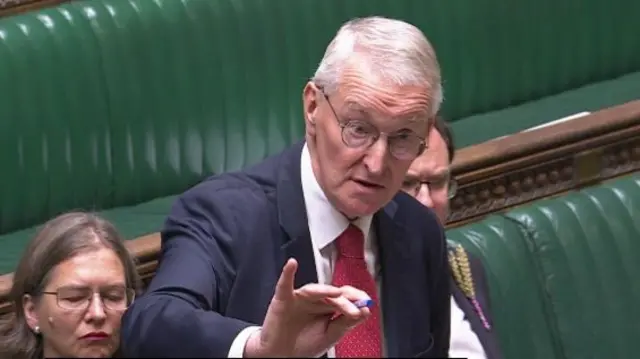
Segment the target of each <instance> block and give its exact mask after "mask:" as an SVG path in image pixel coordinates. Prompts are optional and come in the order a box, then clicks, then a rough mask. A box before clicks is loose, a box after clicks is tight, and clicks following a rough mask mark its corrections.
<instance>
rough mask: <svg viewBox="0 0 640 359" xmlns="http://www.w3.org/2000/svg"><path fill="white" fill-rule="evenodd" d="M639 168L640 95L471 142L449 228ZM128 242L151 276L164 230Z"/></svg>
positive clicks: (4, 287) (7, 283) (1, 303)
mask: <svg viewBox="0 0 640 359" xmlns="http://www.w3.org/2000/svg"><path fill="white" fill-rule="evenodd" d="M639 169H640V101H633V102H629V103H627V104H624V105H621V106H616V107H612V108H609V109H605V110H602V111H599V112H596V113H593V114H591V115H589V116H586V117H583V118H580V119H576V120H573V121H568V122H563V123H559V124H557V125H553V126H549V127H544V128H541V129H538V130H533V131H529V132H523V133H518V134H515V135H512V136H509V137H505V138H502V139H497V140H494V141H489V142H485V143H482V144H479V145H475V146H470V147H466V148H463V149H461V150H460V151H459V152H458V154H457V158H456V160H455V162H454V164H453V174H454V176H456V179H457V181H458V184H459V189H458V193H457V195H456V196H455V197H454V198H453V199H452V203H451V209H452V212H451V216H450V220H449V223H448V225H447V227H454V226H459V225H461V224H464V223H467V222H469V221H476V220H478V219H480V218H481V217H482V216H486V215H488V214H490V213H496V212H500V211H504V210H506V209H509V208H512V207H514V206H518V205H522V204H524V203H527V202H530V201H534V200H537V199H540V198H544V197H551V196H558V195H561V194H563V193H565V192H567V191H570V190H573V189H578V188H581V187H584V186H587V185H592V184H594V183H596V182H599V181H602V180H606V179H610V178H613V177H616V176H620V175H623V174H626V173H630V172H634V171H638V170H639ZM127 248H128V249H129V251H130V252H131V253H132V255H133V256H135V258H136V259H137V261H138V265H137V266H138V271H139V273H140V275H141V277H142V279H143V281H144V282H148V280H149V279H151V277H152V276H153V274H154V272H155V269H156V266H157V263H158V262H157V254H158V251H159V249H160V235H159V234H158V233H154V234H150V235H147V236H144V237H141V238H137V239H134V240H132V241H129V242H128V243H127ZM10 287H11V274H7V275H4V276H0V316H1V315H2V314H6V313H7V312H9V310H10V308H9V305H8V304H7V299H8V292H9V289H10Z"/></svg>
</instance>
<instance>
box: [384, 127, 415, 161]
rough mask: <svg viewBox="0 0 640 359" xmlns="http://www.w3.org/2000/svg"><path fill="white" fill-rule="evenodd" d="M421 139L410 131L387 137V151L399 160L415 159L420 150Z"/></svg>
mask: <svg viewBox="0 0 640 359" xmlns="http://www.w3.org/2000/svg"><path fill="white" fill-rule="evenodd" d="M422 146H423V141H422V139H420V137H418V136H416V135H415V134H412V133H403V134H400V135H396V136H393V137H389V151H390V152H391V154H392V155H393V157H395V158H397V159H399V160H412V159H415V158H416V157H417V156H418V155H419V154H420V152H421V147H422Z"/></svg>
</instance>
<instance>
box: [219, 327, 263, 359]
mask: <svg viewBox="0 0 640 359" xmlns="http://www.w3.org/2000/svg"><path fill="white" fill-rule="evenodd" d="M261 328H262V327H255V326H252V327H246V328H244V329H242V331H241V332H240V333H238V335H237V336H236V338H235V339H234V340H233V343H231V348H229V355H227V357H228V358H242V357H243V356H244V347H245V346H246V345H247V341H248V340H249V337H250V336H251V334H253V333H255V332H257V331H258V330H260V329H261Z"/></svg>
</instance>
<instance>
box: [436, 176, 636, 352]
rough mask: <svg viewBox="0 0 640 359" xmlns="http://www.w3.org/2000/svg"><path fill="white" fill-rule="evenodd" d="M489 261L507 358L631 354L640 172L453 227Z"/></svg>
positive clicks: (452, 233)
mask: <svg viewBox="0 0 640 359" xmlns="http://www.w3.org/2000/svg"><path fill="white" fill-rule="evenodd" d="M447 236H448V237H449V239H450V240H452V241H454V242H458V243H460V244H462V245H463V246H464V247H465V248H467V249H468V250H469V251H471V252H472V253H474V254H476V255H478V256H479V257H480V258H481V259H482V260H483V262H484V263H485V266H486V270H487V276H488V278H489V285H490V295H491V299H492V308H494V310H493V312H494V316H495V318H494V320H495V323H494V324H495V327H496V330H497V333H498V337H499V340H500V342H501V346H502V349H503V352H504V354H505V358H519V359H520V358H525V359H526V358H531V359H533V358H540V359H546V358H564V359H588V358H593V359H596V358H631V357H635V355H636V352H637V339H638V335H640V307H639V306H638V303H640V174H639V173H636V174H633V175H629V176H626V177H622V178H619V179H615V180H612V181H609V182H606V183H604V184H601V185H599V186H595V187H592V188H588V189H585V190H581V191H576V192H572V193H569V194H567V195H565V196H562V197H558V198H554V199H547V200H542V201H538V202H535V203H534V204H532V205H529V206H525V207H521V208H517V209H515V210H513V211H511V212H509V213H506V214H505V215H495V216H492V217H489V218H487V219H485V220H482V221H480V222H477V223H473V224H470V225H467V226H464V227H460V228H456V229H451V230H449V231H447Z"/></svg>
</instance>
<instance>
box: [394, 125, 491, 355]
mask: <svg viewBox="0 0 640 359" xmlns="http://www.w3.org/2000/svg"><path fill="white" fill-rule="evenodd" d="M428 143H429V149H428V150H427V151H425V152H424V153H423V154H422V155H421V156H419V157H418V158H416V159H415V160H414V162H413V163H412V165H411V167H410V168H409V171H408V172H407V176H406V178H405V181H404V183H403V189H404V191H405V192H407V193H409V194H410V195H412V196H414V197H415V198H416V199H417V200H418V201H420V203H422V204H423V205H425V206H427V207H429V208H431V209H432V210H433V211H434V212H435V214H436V216H437V217H438V219H439V220H440V222H442V224H443V225H444V224H445V222H446V219H447V216H448V214H449V200H450V199H451V198H453V196H455V194H456V187H457V185H456V182H455V180H454V179H452V178H451V162H453V157H454V155H455V148H454V146H453V136H452V134H451V130H450V129H449V127H448V126H447V123H446V122H445V121H444V120H443V119H442V118H440V117H437V118H436V122H435V125H434V126H433V127H432V128H431V130H430V131H429V135H428ZM449 265H450V267H451V274H452V282H453V283H452V291H453V295H452V298H451V343H450V347H449V357H451V358H469V359H485V358H487V359H498V358H501V354H500V350H499V348H498V342H497V338H496V337H495V332H494V331H493V330H492V327H491V322H492V320H491V313H490V306H489V291H488V288H487V283H486V278H485V273H484V268H483V266H482V262H481V261H480V260H479V259H478V258H475V257H473V256H471V254H469V253H467V252H466V251H465V250H464V249H463V248H462V246H459V245H456V244H453V243H449ZM466 269H470V270H466Z"/></svg>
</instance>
